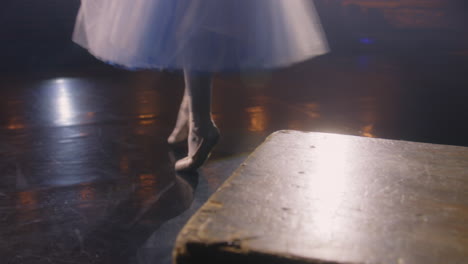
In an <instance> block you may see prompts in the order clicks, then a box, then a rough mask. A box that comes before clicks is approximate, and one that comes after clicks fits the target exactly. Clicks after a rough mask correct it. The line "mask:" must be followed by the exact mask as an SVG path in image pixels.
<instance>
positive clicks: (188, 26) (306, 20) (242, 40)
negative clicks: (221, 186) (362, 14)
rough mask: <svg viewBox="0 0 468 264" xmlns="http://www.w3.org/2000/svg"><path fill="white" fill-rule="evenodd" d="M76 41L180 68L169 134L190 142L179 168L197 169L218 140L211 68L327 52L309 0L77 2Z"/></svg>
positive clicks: (108, 58)
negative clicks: (181, 85) (178, 98)
mask: <svg viewBox="0 0 468 264" xmlns="http://www.w3.org/2000/svg"><path fill="white" fill-rule="evenodd" d="M73 40H74V41H75V42H76V43H77V44H79V45H80V46H82V47H84V48H86V49H87V50H88V51H89V52H90V53H91V54H93V55H94V56H96V57H97V58H99V59H101V60H103V61H105V62H108V63H110V64H113V65H119V66H121V67H125V68H128V69H130V70H137V69H165V70H181V69H182V70H184V79H185V91H184V97H183V99H182V102H181V106H180V108H179V113H178V117H177V122H176V126H175V128H174V130H173V131H172V133H171V135H170V136H169V138H168V143H169V144H178V143H180V142H187V146H188V154H187V156H186V157H185V158H183V159H181V160H179V161H177V162H176V164H175V167H176V170H177V171H191V170H196V169H197V168H199V167H200V166H201V165H202V164H203V163H204V162H205V161H206V159H207V158H208V156H209V154H210V152H211V150H212V149H213V147H214V146H215V145H216V143H217V142H218V140H219V130H218V129H217V127H216V125H215V124H214V122H213V120H212V118H211V90H212V79H213V75H214V74H215V73H217V72H226V71H239V70H242V71H247V70H258V69H273V68H281V67H287V66H290V65H292V64H295V63H298V62H302V61H305V60H307V59H310V58H312V57H315V56H318V55H322V54H324V53H326V52H327V51H328V45H327V42H326V40H325V37H324V34H323V30H322V27H321V25H320V21H319V18H318V15H317V13H316V10H315V7H314V5H313V2H312V0H255V1H253V0H132V1H128V0H81V8H80V11H79V13H78V17H77V21H76V25H75V31H74V34H73Z"/></svg>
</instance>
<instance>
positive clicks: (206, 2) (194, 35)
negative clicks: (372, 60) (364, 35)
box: [73, 0, 328, 72]
mask: <svg viewBox="0 0 468 264" xmlns="http://www.w3.org/2000/svg"><path fill="white" fill-rule="evenodd" d="M73 40H74V41H75V42H76V43H78V44H79V45H81V46H83V47H84V48H86V49H88V50H89V52H91V53H92V54H93V55H94V56H96V57H98V58H99V59H101V60H103V61H106V62H109V63H112V64H117V65H121V66H123V67H126V68H133V69H137V68H140V69H141V68H158V69H182V68H186V69H192V70H198V71H211V72H217V71H229V70H246V69H247V70H248V69H269V68H277V67H284V66H289V65H291V64H294V63H297V62H300V61H304V60H307V59H309V58H312V57H314V56H318V55H321V54H324V53H326V52H327V51H328V46H327V42H326V40H325V37H324V34H323V31H322V27H321V25H320V20H319V18H318V15H317V13H316V10H315V8H314V5H313V2H312V0H82V1H81V9H80V11H79V14H78V18H77V22H76V25H75V32H74V35H73Z"/></svg>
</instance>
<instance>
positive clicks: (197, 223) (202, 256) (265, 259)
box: [172, 130, 356, 264]
mask: <svg viewBox="0 0 468 264" xmlns="http://www.w3.org/2000/svg"><path fill="white" fill-rule="evenodd" d="M291 132H294V133H298V132H300V131H292V130H280V131H276V132H274V133H272V134H271V135H269V136H268V137H267V138H266V139H265V140H264V141H263V142H262V144H260V146H259V147H257V148H256V149H255V150H254V151H253V152H252V153H251V154H250V155H249V156H248V157H247V159H246V160H245V161H244V162H243V163H242V164H241V165H240V167H239V168H237V169H236V170H235V171H234V173H233V174H232V175H231V176H229V178H228V179H227V180H226V181H225V182H224V183H223V184H222V185H221V186H220V187H219V188H218V189H217V190H216V192H215V193H214V194H213V195H211V197H210V198H209V199H208V201H207V202H206V203H205V204H204V205H203V206H202V207H201V208H200V209H199V210H198V211H197V212H196V213H195V214H194V215H193V216H192V217H191V218H190V219H189V221H188V222H187V224H186V225H185V226H184V228H183V229H182V231H181V232H180V233H179V235H178V236H177V239H176V243H175V247H174V250H173V252H172V258H173V263H174V264H197V263H200V264H201V263H203V264H207V263H221V262H219V261H221V259H222V263H223V264H231V263H232V264H238V263H247V264H250V263H252V264H258V263H271V264H309V263H310V264H356V263H343V262H340V263H338V262H333V261H324V260H319V259H315V260H314V259H310V258H307V259H306V258H301V257H298V256H294V255H284V254H281V255H278V254H276V253H275V252H258V251H256V252H252V251H249V250H248V249H246V248H245V247H243V246H242V240H241V239H239V238H236V237H232V238H231V239H229V241H228V242H226V241H225V240H223V241H217V240H212V239H209V238H208V237H207V236H204V234H203V226H207V225H208V224H209V223H210V219H211V216H212V215H213V214H214V213H216V211H218V210H220V209H222V207H223V205H222V204H220V203H217V202H216V200H217V194H218V193H219V192H220V191H222V190H224V189H226V188H230V187H231V182H232V181H234V179H235V178H237V177H238V176H239V175H240V174H242V172H243V171H244V167H245V166H246V165H247V164H248V163H249V161H250V160H251V159H253V158H254V157H255V156H256V155H257V153H258V152H260V150H261V148H262V146H263V145H264V144H265V143H267V142H268V141H270V140H271V139H272V138H273V137H275V135H277V134H281V133H286V134H287V133H291ZM301 133H307V132H301ZM309 133H310V132H309ZM317 134H323V135H331V133H317Z"/></svg>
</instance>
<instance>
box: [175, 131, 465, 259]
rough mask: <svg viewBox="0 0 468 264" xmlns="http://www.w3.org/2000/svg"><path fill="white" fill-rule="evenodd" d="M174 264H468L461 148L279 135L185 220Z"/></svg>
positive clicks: (327, 135)
mask: <svg viewBox="0 0 468 264" xmlns="http://www.w3.org/2000/svg"><path fill="white" fill-rule="evenodd" d="M174 259H175V262H176V263H179V264H186V263H371V264H372V263H375V264H377V263H379V264H380V263H395V264H410V263H411V264H432V263H434V264H440V263H451V264H455V263H460V264H461V263H468V148H465V147H456V146H444V145H434V144H424V143H414V142H406V141H394V140H383V139H372V138H362V137H354V136H344V135H334V134H323V133H302V132H295V131H280V132H277V133H275V134H273V135H272V136H270V137H269V138H268V139H267V140H266V142H265V143H263V144H262V145H261V146H260V147H259V148H258V149H257V150H256V151H255V152H254V153H253V154H252V155H251V156H250V157H249V158H248V159H247V161H246V162H245V163H244V164H243V165H242V166H241V167H240V168H239V169H238V170H237V171H236V172H235V173H234V174H233V175H232V176H231V177H230V178H229V179H228V180H227V181H226V182H225V183H224V185H222V187H221V188H220V189H219V190H218V191H217V192H216V193H215V194H214V195H213V196H212V197H211V198H210V199H209V201H208V202H207V203H206V204H205V205H204V206H203V207H202V208H201V209H200V210H199V211H198V212H197V213H196V214H195V215H194V216H193V217H192V218H191V220H190V221H189V222H188V224H187V225H186V226H185V228H184V229H183V230H182V232H181V233H180V234H179V237H178V239H177V243H176V247H175V250H174Z"/></svg>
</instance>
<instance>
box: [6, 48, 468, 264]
mask: <svg viewBox="0 0 468 264" xmlns="http://www.w3.org/2000/svg"><path fill="white" fill-rule="evenodd" d="M104 68H105V67H104ZM467 70H468V56H466V55H463V54H462V55H460V54H459V55H443V56H442V55H441V56H439V57H437V56H426V55H420V56H418V55H415V56H414V57H395V56H384V55H370V54H361V55H356V56H344V55H343V56H342V55H336V54H330V55H326V56H323V57H320V58H317V59H315V60H311V61H307V62H305V63H302V64H300V65H297V66H294V67H292V68H288V69H283V70H278V71H274V72H258V73H245V74H244V73H238V74H230V75H227V74H225V75H217V76H216V79H215V82H214V101H213V108H214V119H215V121H216V123H217V124H218V126H219V128H220V130H221V132H222V135H223V137H222V140H221V142H220V144H219V145H218V146H217V148H216V149H215V151H214V153H213V155H212V157H211V159H210V161H209V162H208V163H207V164H206V166H204V167H203V168H202V169H200V170H199V172H198V173H196V174H195V173H194V174H190V175H182V174H180V175H178V174H176V173H175V172H174V170H173V165H174V160H175V159H176V158H177V157H178V156H180V153H175V152H173V151H172V150H171V149H170V148H169V147H168V145H167V144H166V143H165V140H166V137H167V136H168V134H169V133H170V131H171V128H172V127H173V125H174V122H175V117H176V113H177V106H178V102H179V100H180V97H181V95H182V90H183V80H182V76H181V74H180V73H178V72H173V73H170V72H136V73H135V72H125V71H121V70H116V69H111V68H110V67H108V68H105V70H104V71H102V70H99V71H93V70H88V71H83V72H68V73H56V72H54V73H51V74H45V75H41V76H32V75H21V74H16V75H9V76H4V77H2V78H1V81H0V82H1V91H0V94H1V96H0V109H1V111H0V175H1V179H2V180H1V182H0V237H1V239H0V256H1V257H0V258H1V259H2V263H170V258H171V249H172V246H173V242H174V240H175V237H176V235H177V233H178V231H179V230H180V229H181V227H182V226H183V225H184V223H185V222H186V221H187V219H188V218H189V217H190V216H191V215H192V214H193V213H194V211H195V210H196V209H197V208H199V207H200V206H201V204H202V203H203V202H204V201H206V199H207V198H208V197H209V196H210V195H211V194H212V193H213V192H214V191H215V190H216V188H217V187H218V186H219V185H220V184H221V183H222V182H223V181H224V180H225V179H226V178H227V177H228V176H229V175H230V174H231V173H232V172H233V170H234V169H235V168H236V167H237V166H238V165H239V164H240V163H241V162H242V161H243V160H244V159H245V158H246V155H247V154H248V153H249V152H251V151H252V150H253V149H254V148H255V147H256V146H257V145H259V144H260V143H261V142H262V141H263V139H264V138H265V137H266V136H267V135H269V134H270V133H271V132H273V131H276V130H280V129H294V130H305V131H320V132H332V133H342V134H349V135H361V136H364V137H379V138H389V139H404V140H411V141H419V142H431V143H439V144H452V145H462V146H468V137H467V136H466V135H468V122H466V121H467V120H468V104H467V98H468V89H467V87H468V77H467V76H466V72H467ZM5 261H6V262H5Z"/></svg>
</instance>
